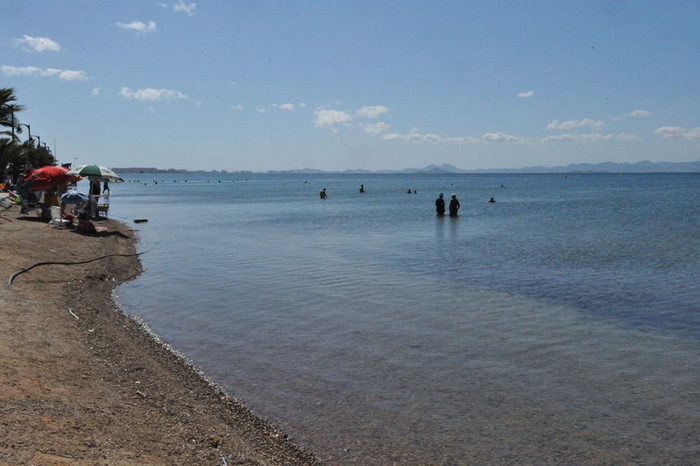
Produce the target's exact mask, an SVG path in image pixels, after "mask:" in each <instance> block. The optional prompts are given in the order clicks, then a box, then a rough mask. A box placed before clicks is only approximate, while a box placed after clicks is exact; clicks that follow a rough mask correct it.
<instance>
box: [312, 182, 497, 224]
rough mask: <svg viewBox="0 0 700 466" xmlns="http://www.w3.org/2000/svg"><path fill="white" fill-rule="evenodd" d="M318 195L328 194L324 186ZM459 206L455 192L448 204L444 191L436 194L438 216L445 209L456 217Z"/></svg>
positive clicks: (440, 215) (363, 190)
mask: <svg viewBox="0 0 700 466" xmlns="http://www.w3.org/2000/svg"><path fill="white" fill-rule="evenodd" d="M411 191H412V190H410V189H409V190H408V191H407V192H409V193H410V192H411ZM366 192H367V191H365V185H364V184H361V185H360V193H361V194H363V193H366ZM415 192H417V191H415ZM318 195H319V197H320V198H321V199H326V198H327V197H328V195H327V194H326V188H323V189H322V190H321V191H320V192H319V193H318ZM488 202H489V203H493V202H496V200H495V199H494V198H490V199H489V200H488ZM460 207H461V206H460V203H459V200H458V199H457V194H452V195H450V203H449V204H446V203H445V194H444V193H440V194H439V195H438V198H437V199H435V211H436V212H437V215H438V217H442V216H444V215H445V212H446V211H448V212H449V216H450V217H457V216H458V215H459V208H460Z"/></svg>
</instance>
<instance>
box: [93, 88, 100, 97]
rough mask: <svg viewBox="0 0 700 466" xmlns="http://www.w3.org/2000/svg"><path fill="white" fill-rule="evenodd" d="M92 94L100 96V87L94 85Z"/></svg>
mask: <svg viewBox="0 0 700 466" xmlns="http://www.w3.org/2000/svg"><path fill="white" fill-rule="evenodd" d="M92 95H93V96H95V97H96V96H98V95H100V88H99V87H93V88H92Z"/></svg>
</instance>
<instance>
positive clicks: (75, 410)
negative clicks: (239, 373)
mask: <svg viewBox="0 0 700 466" xmlns="http://www.w3.org/2000/svg"><path fill="white" fill-rule="evenodd" d="M16 209H17V208H16V207H12V208H10V209H8V210H3V211H1V212H0V271H1V272H2V273H0V278H1V279H2V280H1V282H0V464H2V465H15V464H17V465H19V464H21V465H112V466H114V465H134V464H140V465H145V464H148V465H194V464H197V465H221V464H228V465H243V464H245V465H280V464H285V465H316V464H320V462H319V461H318V459H317V458H316V457H315V456H314V455H313V454H312V453H310V452H309V451H307V450H304V449H302V448H299V447H298V446H297V445H295V444H294V442H293V441H292V440H291V439H289V438H288V437H287V436H285V435H284V434H283V433H282V432H280V431H279V430H277V429H276V428H275V427H274V426H272V425H271V424H270V423H268V422H266V421H264V420H261V419H259V418H257V417H255V416H254V415H253V414H251V412H250V411H249V410H248V409H247V408H246V407H245V406H244V405H243V404H241V403H239V402H238V401H236V400H234V399H232V398H230V397H228V396H227V395H226V394H224V393H223V392H221V391H220V390H218V389H217V388H216V387H214V386H213V385H211V384H209V383H208V382H207V381H206V380H205V379H204V378H203V377H201V376H200V374H199V373H198V372H197V371H196V370H194V369H193V368H192V367H190V366H189V365H188V364H186V363H185V361H184V360H183V359H182V358H180V357H178V356H176V355H174V354H173V353H172V352H170V351H168V350H166V349H165V348H164V347H163V346H162V345H160V344H158V343H157V342H156V340H155V339H154V338H152V337H151V336H149V335H148V334H147V333H146V332H145V331H144V330H143V328H142V327H141V326H140V325H139V324H138V322H136V321H135V320H133V319H131V318H129V317H127V316H125V315H124V314H123V313H122V312H121V311H120V310H119V309H118V307H117V306H116V305H115V303H114V301H113V300H112V291H113V290H114V288H115V287H116V286H118V285H119V284H120V283H123V282H124V281H127V280H130V279H132V278H133V277H134V276H136V275H137V274H138V273H139V272H140V270H141V268H140V267H141V265H140V262H139V260H138V257H137V256H130V257H121V256H120V257H109V258H105V259H102V260H98V261H94V262H90V263H87V264H81V265H71V266H67V265H46V266H39V267H36V268H34V269H32V270H31V271H29V272H27V273H22V274H20V275H18V276H17V277H16V278H15V279H14V282H13V284H9V283H8V280H9V278H10V277H11V276H12V274H14V273H15V272H17V271H19V270H22V269H24V268H25V267H28V266H31V265H32V264H35V263H37V262H43V261H80V260H88V259H92V258H96V257H99V256H104V255H108V254H133V253H134V252H135V239H134V232H133V231H131V230H130V229H129V228H128V227H127V226H126V225H124V224H122V223H119V222H116V221H114V220H107V219H104V220H101V221H99V222H98V224H99V225H100V226H104V227H107V229H108V230H109V231H110V232H113V233H114V232H117V233H119V234H113V235H110V236H106V237H96V236H83V235H80V234H77V233H74V232H72V231H70V230H65V229H57V228H53V227H52V226H50V225H47V224H46V223H44V222H41V221H39V220H38V219H36V218H33V217H32V216H30V217H26V218H17V210H16Z"/></svg>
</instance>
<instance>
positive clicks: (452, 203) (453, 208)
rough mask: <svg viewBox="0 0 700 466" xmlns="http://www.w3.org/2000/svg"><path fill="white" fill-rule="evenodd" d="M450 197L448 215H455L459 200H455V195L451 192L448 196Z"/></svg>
mask: <svg viewBox="0 0 700 466" xmlns="http://www.w3.org/2000/svg"><path fill="white" fill-rule="evenodd" d="M450 197H451V198H452V199H451V200H450V217H456V216H457V211H458V210H459V207H460V206H459V201H458V200H457V195H456V194H453V195H452V196H450Z"/></svg>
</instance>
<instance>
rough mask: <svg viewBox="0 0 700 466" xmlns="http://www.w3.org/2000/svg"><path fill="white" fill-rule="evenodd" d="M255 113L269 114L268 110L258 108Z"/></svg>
mask: <svg viewBox="0 0 700 466" xmlns="http://www.w3.org/2000/svg"><path fill="white" fill-rule="evenodd" d="M255 111H256V112H258V113H267V110H266V109H264V108H257V109H255Z"/></svg>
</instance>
